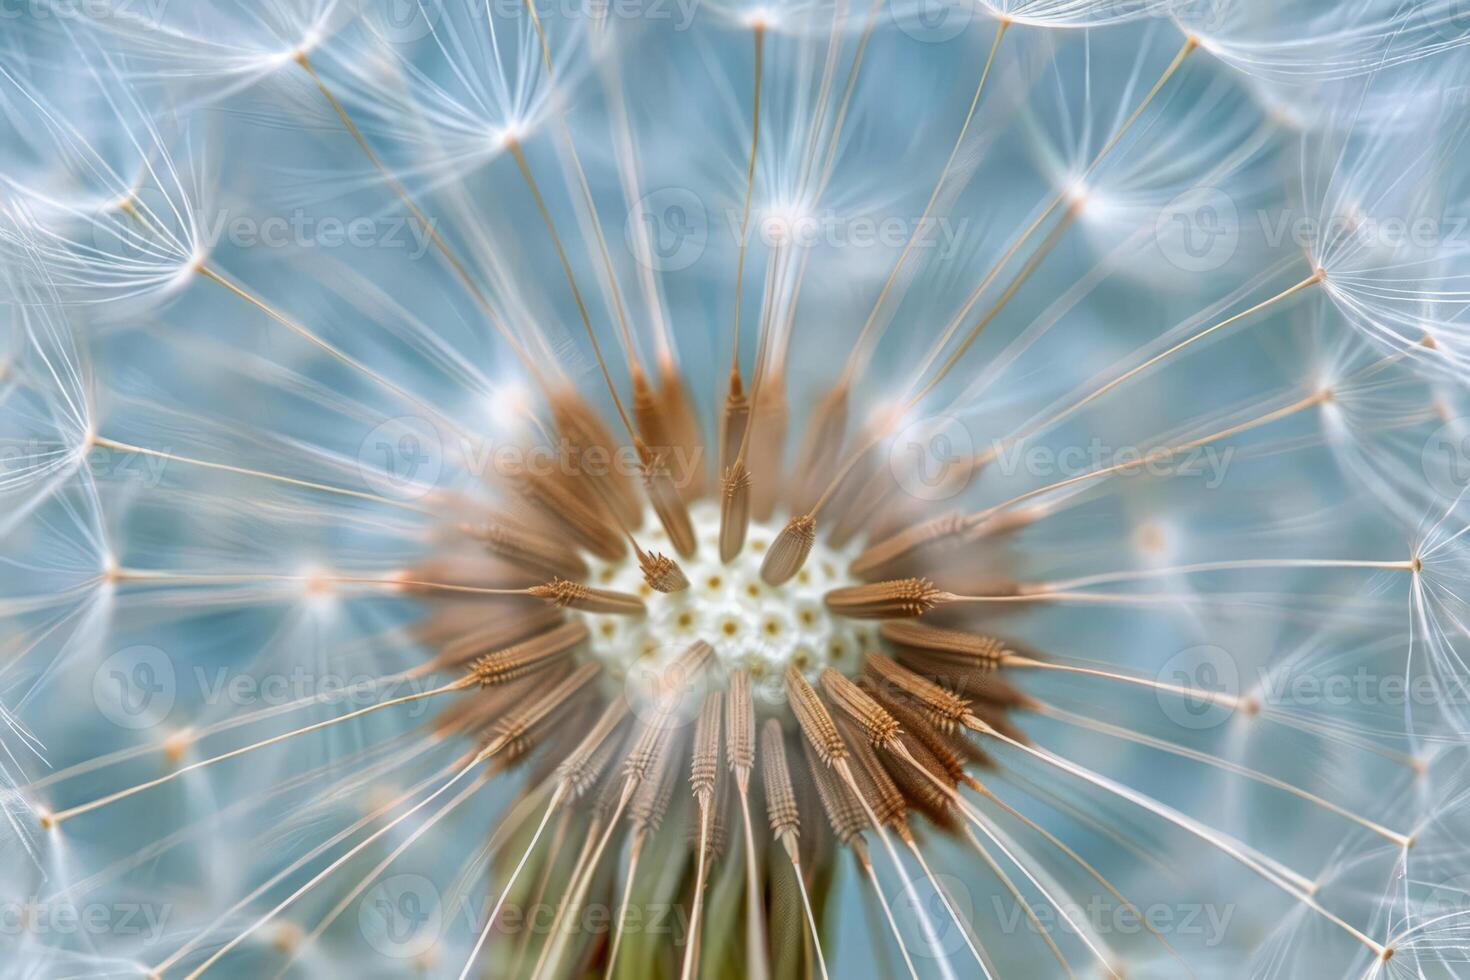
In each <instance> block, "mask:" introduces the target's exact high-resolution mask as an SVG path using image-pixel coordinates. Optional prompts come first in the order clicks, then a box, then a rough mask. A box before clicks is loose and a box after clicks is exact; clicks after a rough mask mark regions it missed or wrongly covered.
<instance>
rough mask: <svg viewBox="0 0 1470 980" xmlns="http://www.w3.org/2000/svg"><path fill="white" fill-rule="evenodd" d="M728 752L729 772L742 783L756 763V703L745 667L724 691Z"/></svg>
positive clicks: (732, 674)
mask: <svg viewBox="0 0 1470 980" xmlns="http://www.w3.org/2000/svg"><path fill="white" fill-rule="evenodd" d="M725 754H726V755H727V756H728V757H729V763H730V771H731V772H732V773H734V774H735V777H736V779H737V780H738V781H739V782H740V785H741V786H744V785H746V783H747V781H748V780H749V779H750V771H751V769H752V768H753V767H754V766H755V704H754V702H753V701H752V700H751V697H750V675H749V674H747V673H746V672H745V671H743V670H737V671H734V672H733V673H731V674H730V688H729V690H728V691H726V692H725Z"/></svg>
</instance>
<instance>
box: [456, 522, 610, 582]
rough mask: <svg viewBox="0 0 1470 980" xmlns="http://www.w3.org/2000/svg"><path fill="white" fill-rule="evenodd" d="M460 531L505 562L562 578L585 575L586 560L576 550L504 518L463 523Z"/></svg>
mask: <svg viewBox="0 0 1470 980" xmlns="http://www.w3.org/2000/svg"><path fill="white" fill-rule="evenodd" d="M463 530H464V532H465V533H466V534H468V535H469V536H471V537H473V538H474V539H476V540H477V541H479V542H481V543H482V544H484V545H485V547H486V549H487V550H489V551H490V552H491V553H492V554H495V555H498V556H500V557H501V558H504V559H505V560H506V561H510V562H514V563H516V564H524V565H532V566H535V567H536V568H538V569H540V570H542V571H543V572H550V573H551V574H553V575H559V576H561V577H562V578H581V577H582V576H584V575H586V574H587V563H586V562H584V561H583V560H582V559H581V558H580V557H578V556H577V554H576V552H574V551H572V550H571V549H569V548H566V547H564V546H563V545H562V544H560V543H559V542H556V541H553V540H551V539H550V538H545V537H542V536H541V535H539V534H536V533H535V532H534V531H528V530H526V529H524V528H518V527H515V526H513V525H512V524H510V523H508V522H506V521H491V522H490V523H487V524H480V525H463Z"/></svg>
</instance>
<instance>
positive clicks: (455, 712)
mask: <svg viewBox="0 0 1470 980" xmlns="http://www.w3.org/2000/svg"><path fill="white" fill-rule="evenodd" d="M572 670H573V668H572V665H571V664H570V663H569V662H567V661H560V662H557V663H555V664H553V665H551V666H550V667H548V668H546V669H545V670H538V671H536V672H535V673H534V674H529V675H527V676H525V677H522V678H520V679H519V680H514V681H511V682H509V683H508V684H501V685H498V686H496V687H489V688H483V689H481V690H479V691H477V692H476V693H475V694H474V695H473V696H471V697H465V698H460V699H458V700H456V701H454V702H453V703H451V704H450V705H449V707H447V708H445V709H444V710H443V711H440V712H439V713H438V714H437V715H435V716H434V720H433V731H434V733H435V734H436V735H439V736H441V737H442V736H447V735H451V734H455V733H458V734H462V735H473V734H476V733H478V732H484V731H486V730H488V729H489V728H490V727H491V726H492V725H494V724H495V723H496V722H497V721H499V720H500V718H501V717H502V716H503V715H504V714H505V713H506V712H507V711H509V710H511V709H512V708H514V707H515V706H516V705H518V704H525V703H527V702H529V701H533V700H535V699H536V698H537V697H539V696H540V695H541V694H543V693H545V692H546V691H549V690H551V689H552V688H553V687H555V686H556V685H557V684H559V683H561V681H562V680H563V679H565V678H566V676H567V675H568V674H570V673H571V672H572Z"/></svg>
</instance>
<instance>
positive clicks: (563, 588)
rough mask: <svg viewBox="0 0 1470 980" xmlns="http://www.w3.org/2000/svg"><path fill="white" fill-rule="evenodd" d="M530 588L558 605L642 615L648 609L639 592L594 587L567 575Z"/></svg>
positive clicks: (586, 610) (602, 611)
mask: <svg viewBox="0 0 1470 980" xmlns="http://www.w3.org/2000/svg"><path fill="white" fill-rule="evenodd" d="M527 592H529V593H530V594H531V595H533V596H535V597H536V598H538V599H545V600H546V601H547V602H550V603H552V604H553V605H555V606H560V607H562V608H564V609H577V610H580V611H581V612H589V613H606V614H609V615H616V616H642V615H643V614H644V613H646V612H647V611H648V609H647V607H646V606H644V605H643V600H642V599H640V598H638V597H637V596H636V595H629V594H628V593H626V592H614V591H612V590H611V589H594V588H591V587H589V586H586V585H582V584H581V583H579V582H569V581H567V580H566V579H564V578H557V579H552V580H551V581H550V582H547V583H546V584H545V585H537V586H533V587H532V588H530V589H528V590H527Z"/></svg>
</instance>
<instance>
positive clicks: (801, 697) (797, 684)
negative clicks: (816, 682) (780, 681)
mask: <svg viewBox="0 0 1470 980" xmlns="http://www.w3.org/2000/svg"><path fill="white" fill-rule="evenodd" d="M786 700H787V703H788V704H790V705H791V713H792V714H794V715H796V720H797V722H798V723H800V725H801V730H802V732H803V733H804V734H805V735H806V740H807V741H808V742H810V743H811V745H812V747H813V748H814V749H815V750H816V751H817V753H818V754H819V755H820V756H821V757H822V761H823V762H825V763H826V764H827V765H829V766H830V765H832V764H833V763H834V762H840V761H841V760H843V759H846V758H847V745H846V744H845V743H844V742H843V741H842V736H841V735H840V734H838V732H837V723H836V722H834V721H833V720H832V715H831V714H830V713H829V712H828V711H827V706H826V705H824V704H823V703H822V699H821V698H820V697H819V696H818V695H817V692H816V689H815V688H813V687H812V686H811V684H809V683H807V679H806V678H805V677H803V676H802V675H801V671H799V670H797V669H796V668H795V667H787V668H786Z"/></svg>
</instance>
